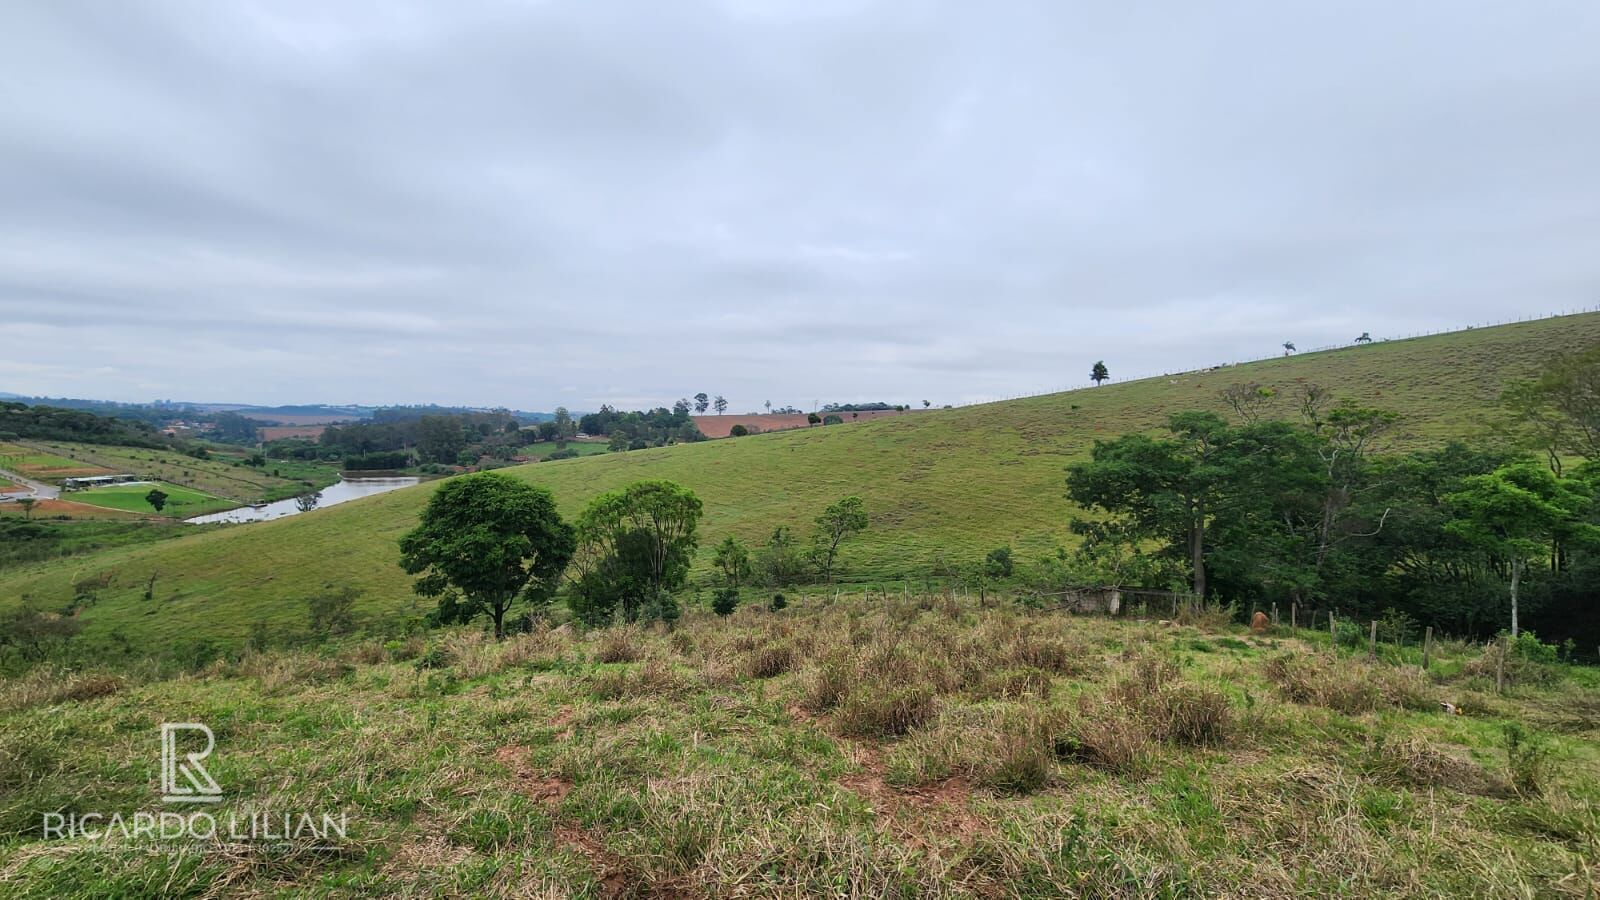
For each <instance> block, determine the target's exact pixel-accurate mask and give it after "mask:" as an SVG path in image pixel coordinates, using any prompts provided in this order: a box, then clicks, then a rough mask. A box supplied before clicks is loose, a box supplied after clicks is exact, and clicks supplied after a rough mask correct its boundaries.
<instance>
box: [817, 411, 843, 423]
mask: <svg viewBox="0 0 1600 900" xmlns="http://www.w3.org/2000/svg"><path fill="white" fill-rule="evenodd" d="M822 424H824V425H843V424H844V417H843V416H841V415H839V414H838V413H828V414H827V415H825V416H823V417H822Z"/></svg>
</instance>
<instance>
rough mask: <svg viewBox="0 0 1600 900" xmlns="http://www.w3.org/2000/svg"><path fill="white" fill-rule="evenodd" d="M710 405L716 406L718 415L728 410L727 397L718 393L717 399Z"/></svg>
mask: <svg viewBox="0 0 1600 900" xmlns="http://www.w3.org/2000/svg"><path fill="white" fill-rule="evenodd" d="M712 405H713V406H715V407H716V408H717V415H719V416H720V415H722V414H723V413H725V412H727V411H728V398H727V397H724V396H722V395H721V394H718V395H717V399H716V400H715V401H713V403H712Z"/></svg>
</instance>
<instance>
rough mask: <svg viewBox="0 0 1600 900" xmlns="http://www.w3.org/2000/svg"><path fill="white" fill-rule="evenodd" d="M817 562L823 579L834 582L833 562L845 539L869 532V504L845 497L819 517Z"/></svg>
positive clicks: (817, 521)
mask: <svg viewBox="0 0 1600 900" xmlns="http://www.w3.org/2000/svg"><path fill="white" fill-rule="evenodd" d="M816 526H817V537H816V554H815V555H816V560H817V567H818V568H819V569H821V570H822V577H823V578H825V579H827V580H828V581H832V580H833V562H834V559H835V558H836V557H837V556H838V553H839V544H841V543H843V541H844V539H845V538H847V537H849V536H851V535H853V534H859V533H861V532H863V531H866V530H867V504H866V503H865V502H864V501H863V500H862V499H861V498H860V497H854V496H852V497H845V498H843V499H841V500H839V501H838V502H836V503H833V504H831V505H829V506H828V508H827V509H824V510H823V511H822V515H820V516H817V520H816Z"/></svg>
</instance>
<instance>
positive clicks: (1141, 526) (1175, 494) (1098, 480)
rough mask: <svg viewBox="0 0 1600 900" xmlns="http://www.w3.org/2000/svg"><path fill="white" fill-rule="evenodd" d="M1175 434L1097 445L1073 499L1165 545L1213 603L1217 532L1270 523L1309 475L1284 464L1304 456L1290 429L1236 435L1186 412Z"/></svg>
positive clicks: (1134, 534) (1081, 469)
mask: <svg viewBox="0 0 1600 900" xmlns="http://www.w3.org/2000/svg"><path fill="white" fill-rule="evenodd" d="M1167 428H1168V431H1169V432H1170V434H1171V437H1170V438H1166V439H1157V438H1152V437H1149V436H1147V435H1142V434H1129V435H1124V436H1122V437H1120V438H1117V439H1115V440H1112V441H1096V442H1095V445H1094V449H1093V450H1092V451H1091V452H1090V459H1089V460H1088V461H1087V462H1082V463H1077V464H1074V465H1072V466H1069V467H1068V469H1067V496H1068V498H1069V499H1071V500H1072V501H1073V502H1074V503H1076V504H1078V505H1079V506H1081V507H1083V508H1085V509H1099V510H1102V511H1104V512H1107V513H1110V514H1112V515H1113V516H1116V517H1118V518H1117V525H1118V528H1119V529H1120V531H1121V532H1122V533H1124V534H1126V535H1127V536H1128V537H1129V538H1131V539H1132V540H1134V541H1135V542H1139V541H1159V542H1162V543H1163V544H1165V548H1164V552H1166V553H1167V554H1169V555H1171V556H1174V557H1176V558H1180V559H1183V560H1184V561H1185V562H1186V563H1187V565H1188V568H1189V571H1190V573H1191V574H1190V578H1191V586H1192V588H1193V590H1194V592H1195V593H1196V594H1199V595H1201V596H1205V595H1206V589H1207V580H1206V579H1207V574H1206V568H1207V554H1208V553H1209V552H1210V550H1211V538H1212V528H1213V526H1214V525H1215V524H1217V523H1218V522H1219V521H1220V522H1223V523H1232V524H1233V525H1234V526H1235V527H1242V525H1243V524H1244V523H1262V522H1264V521H1265V520H1267V518H1268V517H1267V515H1266V514H1267V512H1268V510H1267V505H1268V504H1269V503H1270V501H1272V500H1273V499H1274V498H1276V497H1277V496H1278V495H1280V494H1282V493H1288V492H1291V487H1290V486H1289V485H1285V484H1281V483H1280V482H1282V481H1283V480H1284V479H1285V478H1296V477H1300V476H1302V475H1303V474H1304V467H1303V466H1299V465H1294V464H1290V463H1287V462H1285V460H1284V457H1285V456H1291V455H1294V453H1295V452H1297V448H1299V444H1298V441H1297V435H1296V433H1295V431H1294V429H1293V428H1292V426H1288V425H1285V424H1284V423H1261V424H1259V425H1256V426H1248V427H1245V428H1241V429H1234V428H1231V427H1229V426H1228V424H1227V423H1226V422H1224V421H1223V420H1222V419H1221V418H1220V417H1218V416H1216V415H1215V414H1213V413H1209V412H1187V413H1178V414H1176V415H1174V416H1172V417H1171V418H1170V419H1169V420H1168V425H1167ZM1263 527H1266V526H1265V525H1263Z"/></svg>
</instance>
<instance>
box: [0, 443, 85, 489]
mask: <svg viewBox="0 0 1600 900" xmlns="http://www.w3.org/2000/svg"><path fill="white" fill-rule="evenodd" d="M0 469H5V470H6V471H8V472H14V473H16V474H18V475H21V476H22V477H24V478H32V479H34V480H35V481H42V482H45V483H46V484H60V483H61V481H62V479H66V478H78V477H84V476H89V475H110V474H113V471H112V470H111V469H107V468H105V467H103V466H97V465H93V464H91V463H88V462H85V461H84V460H81V459H76V458H73V457H71V456H66V455H59V454H56V453H47V452H45V451H42V450H38V449H35V448H33V447H27V446H23V445H21V444H13V443H4V442H0Z"/></svg>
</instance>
